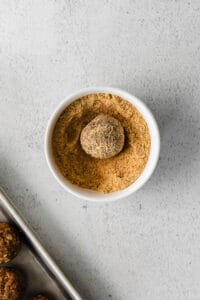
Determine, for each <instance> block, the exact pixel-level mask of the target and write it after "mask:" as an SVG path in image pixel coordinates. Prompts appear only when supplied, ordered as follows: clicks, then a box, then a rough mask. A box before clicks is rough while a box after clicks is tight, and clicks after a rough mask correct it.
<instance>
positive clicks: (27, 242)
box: [0, 189, 83, 300]
mask: <svg viewBox="0 0 200 300" xmlns="http://www.w3.org/2000/svg"><path fill="white" fill-rule="evenodd" d="M0 221H1V222H2V221H5V222H9V223H11V224H14V225H15V226H16V227H18V229H19V231H20V232H21V234H22V242H23V245H22V249H21V251H20V252H19V254H18V255H17V256H16V258H14V260H13V261H12V262H11V263H9V264H8V266H16V267H17V268H19V269H21V270H22V271H23V272H24V273H25V275H26V277H27V292H26V295H25V299H27V297H29V296H31V295H33V294H35V293H39V292H46V293H47V294H49V295H51V297H52V299H55V300H64V299H67V300H68V299H69V300H83V298H82V297H81V296H80V295H79V293H78V291H76V289H75V288H74V287H73V286H72V284H71V283H70V282H69V280H68V279H67V278H66V277H65V275H64V274H63V272H62V271H61V270H60V268H59V267H58V266H57V264H56V263H55V262H54V260H53V259H52V258H51V257H50V255H49V254H48V252H47V251H46V250H45V249H44V247H43V246H42V244H41V243H40V241H39V240H38V239H37V237H36V236H35V234H34V232H33V231H32V230H31V228H30V227H29V225H28V224H27V223H26V222H25V220H24V218H23V217H22V216H21V215H20V213H19V211H18V210H17V208H16V207H15V206H14V205H13V204H12V202H11V200H10V199H9V198H8V196H7V195H6V194H5V193H4V192H3V191H2V189H0Z"/></svg>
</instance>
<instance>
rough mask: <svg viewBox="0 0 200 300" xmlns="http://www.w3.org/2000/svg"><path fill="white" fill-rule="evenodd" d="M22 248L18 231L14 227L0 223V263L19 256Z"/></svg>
mask: <svg viewBox="0 0 200 300" xmlns="http://www.w3.org/2000/svg"><path fill="white" fill-rule="evenodd" d="M20 247H21V240H20V236H19V233H18V231H17V230H16V229H15V228H14V227H13V226H12V225H10V224H8V223H4V222H0V263H1V264H5V263H8V262H9V261H11V260H12V259H13V258H14V257H15V256H16V255H17V254H18V252H19V250H20Z"/></svg>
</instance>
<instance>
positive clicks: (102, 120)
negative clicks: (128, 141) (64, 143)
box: [80, 114, 124, 159]
mask: <svg viewBox="0 0 200 300" xmlns="http://www.w3.org/2000/svg"><path fill="white" fill-rule="evenodd" d="M80 142H81V146H82V148H83V150H84V151H85V152H86V153H87V154H89V155H91V156H92V157H95V158H100V159H103V158H110V157H113V156H115V155H117V154H118V153H119V152H121V150H122V148H123V146H124V129H123V127H122V125H121V123H120V122H119V121H118V120H117V119H116V118H113V117H110V116H109V115H104V114H100V115H98V116H97V117H96V118H94V119H93V120H92V121H91V122H90V123H89V124H87V125H86V127H84V128H83V130H82V132H81V136H80Z"/></svg>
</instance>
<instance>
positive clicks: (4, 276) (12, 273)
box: [0, 267, 26, 300]
mask: <svg viewBox="0 0 200 300" xmlns="http://www.w3.org/2000/svg"><path fill="white" fill-rule="evenodd" d="M25 287H26V283H25V278H24V276H23V275H22V273H21V272H20V271H19V270H16V269H14V268H7V267H1V268H0V299H1V300H22V299H23V296H24V292H25Z"/></svg>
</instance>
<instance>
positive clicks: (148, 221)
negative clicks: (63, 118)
mask: <svg viewBox="0 0 200 300" xmlns="http://www.w3.org/2000/svg"><path fill="white" fill-rule="evenodd" d="M199 79H200V1H199V0H196V1H195V0H193V1H189V0H188V1H185V0H176V1H175V0H171V1H170V0H169V1H167V0H153V1H150V0H149V1H147V0H146V1H145V0H135V1H133V0H132V1H131V0H130V1H128V0H111V1H109V0H108V1H106V0H101V1H100V0H99V1H98V0H87V1H86V0H85V1H84V0H82V1H81V0H76V1H75V0H74V1H69V0H68V1H67V0H66V1H64V0H57V1H53V0H38V1H37V0H35V1H30V0H1V1H0V168H1V171H0V183H1V185H2V186H3V187H4V188H6V190H7V191H9V194H10V195H11V196H13V200H14V201H15V203H16V204H17V206H18V207H19V208H20V209H21V211H22V212H23V214H24V216H25V217H26V218H27V220H28V221H29V222H30V224H31V225H32V226H33V228H34V229H35V230H36V231H37V233H38V235H39V236H40V237H41V238H42V240H43V243H44V245H45V246H46V247H47V249H49V251H50V253H51V254H52V255H53V256H54V257H55V259H56V261H57V262H58V264H59V265H60V266H61V267H62V268H63V270H64V271H65V272H66V274H67V275H68V277H69V278H70V279H71V281H72V282H73V283H74V284H75V285H76V286H77V287H78V288H79V291H80V292H81V293H82V295H83V296H85V298H86V299H88V300H110V299H114V300H152V299H153V300H160V299H162V300H167V299H170V300H171V299H173V300H174V299H175V300H176V299H181V300H188V299H189V300H197V299H199V298H200V284H199V278H200V145H199V141H200V99H199V97H200V84H199V83H200V82H199ZM93 85H113V86H117V87H122V88H124V89H127V90H128V91H130V92H132V93H134V94H135V95H136V96H138V97H140V98H141V99H143V100H144V101H145V102H146V103H147V104H148V105H149V107H150V108H151V109H152V110H153V112H154V113H155V116H156V118H157V120H158V122H159V125H160V129H161V137H162V149H161V157H160V162H159V165H158V167H157V169H156V172H155V173H154V176H153V177H152V179H151V180H150V181H149V182H148V184H147V185H146V186H145V187H144V188H143V189H142V190H140V191H139V192H137V193H136V194H135V195H133V196H131V197H129V198H128V199H125V200H122V201H118V202H116V203H111V204H103V203H99V204H96V203H87V202H85V201H81V200H78V199H76V198H75V197H73V196H71V195H69V194H68V193H66V192H65V191H64V190H63V189H62V188H61V187H60V186H59V185H58V184H57V182H55V180H54V178H53V177H52V175H51V174H50V171H49V170H48V168H47V165H46V162H45V158H44V152H43V139H44V132H45V128H46V124H47V121H48V118H49V117H50V115H51V113H52V112H53V110H54V108H55V107H56V106H57V104H59V102H60V101H61V100H62V99H63V98H64V97H65V96H66V95H67V94H69V93H70V92H72V91H76V90H77V89H79V88H82V87H86V86H93Z"/></svg>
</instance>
